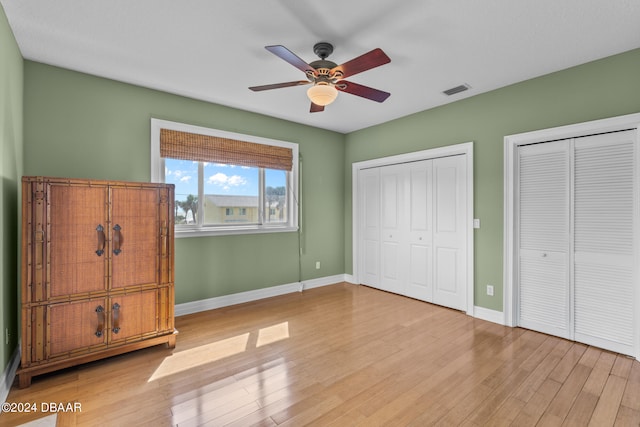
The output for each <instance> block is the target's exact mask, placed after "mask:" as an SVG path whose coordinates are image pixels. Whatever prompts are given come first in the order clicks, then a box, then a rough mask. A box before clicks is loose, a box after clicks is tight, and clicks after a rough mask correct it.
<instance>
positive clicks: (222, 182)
mask: <svg viewBox="0 0 640 427" xmlns="http://www.w3.org/2000/svg"><path fill="white" fill-rule="evenodd" d="M207 183H208V184H213V185H217V186H218V187H222V189H223V190H229V189H230V188H231V187H240V186H242V185H246V184H247V180H246V178H245V177H243V176H240V175H231V176H228V175H226V174H224V173H222V172H218V173H217V174H215V175H211V176H210V177H209V179H208V180H207Z"/></svg>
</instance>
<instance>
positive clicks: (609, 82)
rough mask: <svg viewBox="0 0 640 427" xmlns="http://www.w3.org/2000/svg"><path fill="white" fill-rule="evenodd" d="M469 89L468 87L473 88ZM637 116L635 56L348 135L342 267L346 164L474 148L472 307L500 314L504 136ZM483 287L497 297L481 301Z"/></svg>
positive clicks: (348, 247)
mask: <svg viewBox="0 0 640 427" xmlns="http://www.w3.org/2000/svg"><path fill="white" fill-rule="evenodd" d="M471 84H473V82H471ZM637 112H640V49H636V50H632V51H629V52H626V53H623V54H620V55H615V56H611V57H608V58H605V59H602V60H599V61H595V62H591V63H587V64H584V65H580V66H577V67H574V68H570V69H567V70H563V71H560V72H557V73H553V74H548V75H546V76H543V77H539V78H536V79H532V80H528V81H525V82H522V83H518V84H515V85H512V86H508V87H505V88H501V89H498V90H495V91H492V92H488V93H485V94H481V95H476V96H473V97H470V98H467V99H464V100H460V101H458V102H454V103H452V104H448V105H445V106H443V107H439V108H434V109H431V110H427V111H423V112H421V113H417V114H413V115H411V116H407V117H403V118H400V119H397V120H394V121H391V122H388V123H385V124H382V125H379V126H374V127H371V128H368V129H364V130H361V131H358V132H354V133H351V134H349V135H347V137H346V138H347V146H346V156H345V207H346V211H345V215H344V218H345V267H346V272H352V269H353V263H352V256H351V251H352V244H351V232H352V230H351V229H352V227H351V196H352V193H351V164H352V163H353V162H358V161H362V160H368V159H372V158H377V157H384V156H389V155H394V154H401V153H407V152H412V151H418V150H424V149H428V148H434V147H440V146H444V145H451V144H457V143H462V142H468V141H473V142H474V181H475V191H474V199H475V203H474V204H475V206H474V217H475V218H480V220H481V228H480V229H478V230H475V289H476V291H475V304H476V305H478V306H481V307H485V308H489V309H493V310H498V311H501V310H502V298H503V293H502V264H503V263H502V257H503V251H502V245H503V241H502V237H503V147H504V137H505V136H506V135H511V134H516V133H522V132H527V131H532V130H536V129H545V128H550V127H555V126H561V125H566V124H572V123H580V122H585V121H590V120H596V119H602V118H607V117H612V116H618V115H624V114H630V113H637ZM487 284H492V285H494V287H495V295H494V296H493V297H488V296H486V295H485V289H486V285H487Z"/></svg>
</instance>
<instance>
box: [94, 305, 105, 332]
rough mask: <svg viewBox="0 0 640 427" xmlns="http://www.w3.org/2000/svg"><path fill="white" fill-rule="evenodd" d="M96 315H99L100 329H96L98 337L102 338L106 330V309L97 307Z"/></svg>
mask: <svg viewBox="0 0 640 427" xmlns="http://www.w3.org/2000/svg"><path fill="white" fill-rule="evenodd" d="M96 313H97V314H98V328H97V329H96V336H97V337H98V338H100V337H102V331H103V330H104V307H102V306H101V305H99V306H97V307H96Z"/></svg>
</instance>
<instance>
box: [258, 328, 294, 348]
mask: <svg viewBox="0 0 640 427" xmlns="http://www.w3.org/2000/svg"><path fill="white" fill-rule="evenodd" d="M287 338H289V322H282V323H278V324H277V325H273V326H268V327H266V328H262V329H260V330H259V331H258V341H257V342H256V347H262V346H263V345H267V344H271V343H274V342H277V341H282V340H286V339H287Z"/></svg>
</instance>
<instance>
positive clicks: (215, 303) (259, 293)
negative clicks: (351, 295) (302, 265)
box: [175, 274, 347, 316]
mask: <svg viewBox="0 0 640 427" xmlns="http://www.w3.org/2000/svg"><path fill="white" fill-rule="evenodd" d="M345 281H347V280H346V277H345V275H344V274H338V275H335V276H328V277H321V278H318V279H311V280H304V281H302V282H294V283H288V284H285V285H277V286H271V287H269V288H264V289H256V290H254V291H247V292H239V293H237V294H231V295H223V296H220V297H214V298H208V299H203V300H198V301H191V302H185V303H182V304H176V307H175V315H176V316H184V315H186V314H192V313H199V312H201V311H207V310H213V309H216V308H222V307H228V306H230V305H235V304H242V303H245V302H250V301H257V300H260V299H264V298H271V297H275V296H278V295H284V294H290V293H293V292H300V291H302V290H304V289H313V288H318V287H320V286H327V285H332V284H334V283H340V282H345Z"/></svg>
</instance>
